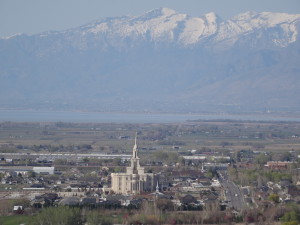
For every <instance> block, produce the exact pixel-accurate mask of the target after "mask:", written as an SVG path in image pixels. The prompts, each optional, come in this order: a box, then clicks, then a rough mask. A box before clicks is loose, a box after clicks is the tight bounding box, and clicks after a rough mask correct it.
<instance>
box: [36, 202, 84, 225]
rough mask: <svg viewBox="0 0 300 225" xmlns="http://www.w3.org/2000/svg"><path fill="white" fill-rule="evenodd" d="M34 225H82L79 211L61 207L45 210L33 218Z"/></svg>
mask: <svg viewBox="0 0 300 225" xmlns="http://www.w3.org/2000/svg"><path fill="white" fill-rule="evenodd" d="M33 224H34V225H53V224H55V225H75V224H77V225H82V224H83V222H82V220H81V213H80V209H78V208H70V207H65V206H61V207H58V208H53V207H49V208H45V209H43V210H42V211H41V213H39V214H38V215H37V216H36V217H35V218H34V223H33Z"/></svg>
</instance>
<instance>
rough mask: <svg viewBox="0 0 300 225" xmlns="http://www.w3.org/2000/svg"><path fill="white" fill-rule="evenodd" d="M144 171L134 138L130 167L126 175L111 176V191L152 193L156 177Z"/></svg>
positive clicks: (115, 174) (116, 174) (114, 174)
mask: <svg viewBox="0 0 300 225" xmlns="http://www.w3.org/2000/svg"><path fill="white" fill-rule="evenodd" d="M144 170H145V169H144V167H141V166H140V159H139V157H138V156H137V143H136V137H135V144H134V147H133V153H132V158H131V165H130V166H129V167H127V168H126V173H112V174H111V182H112V187H111V190H112V191H114V192H115V193H118V194H139V193H141V192H152V191H154V190H155V181H156V177H155V175H154V174H153V173H145V171H144Z"/></svg>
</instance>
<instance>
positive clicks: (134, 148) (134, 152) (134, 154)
mask: <svg viewBox="0 0 300 225" xmlns="http://www.w3.org/2000/svg"><path fill="white" fill-rule="evenodd" d="M136 139H137V132H136V133H135V140H134V146H133V152H132V157H133V158H135V159H136V158H138V157H137V144H136Z"/></svg>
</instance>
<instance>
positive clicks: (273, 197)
mask: <svg viewBox="0 0 300 225" xmlns="http://www.w3.org/2000/svg"><path fill="white" fill-rule="evenodd" d="M269 200H271V201H273V202H274V203H279V195H278V194H270V195H269Z"/></svg>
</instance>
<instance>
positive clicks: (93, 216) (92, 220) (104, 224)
mask: <svg viewBox="0 0 300 225" xmlns="http://www.w3.org/2000/svg"><path fill="white" fill-rule="evenodd" d="M86 219H87V224H88V225H98V224H101V225H111V224H112V221H111V220H110V219H109V218H107V217H106V216H105V215H103V214H100V212H97V211H95V210H93V211H90V212H88V214H87V217H86Z"/></svg>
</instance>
